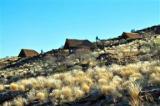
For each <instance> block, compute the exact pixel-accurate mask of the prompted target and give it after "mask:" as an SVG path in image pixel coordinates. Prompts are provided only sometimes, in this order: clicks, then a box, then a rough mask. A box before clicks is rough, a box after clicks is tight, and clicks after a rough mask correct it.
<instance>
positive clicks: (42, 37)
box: [0, 0, 160, 58]
mask: <svg viewBox="0 0 160 106" xmlns="http://www.w3.org/2000/svg"><path fill="white" fill-rule="evenodd" d="M157 24H160V0H0V58H2V57H5V56H16V55H18V53H19V51H20V49H21V48H31V49H35V50H37V51H40V50H41V49H43V51H48V50H51V49H54V48H59V47H61V46H62V45H63V44H64V42H65V39H66V38H76V39H89V40H91V41H95V37H96V36H98V37H99V38H101V39H107V38H112V37H116V36H118V35H120V34H121V33H122V32H123V31H131V29H141V28H145V27H149V26H152V25H157Z"/></svg>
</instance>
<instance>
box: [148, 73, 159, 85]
mask: <svg viewBox="0 0 160 106" xmlns="http://www.w3.org/2000/svg"><path fill="white" fill-rule="evenodd" d="M149 83H150V84H160V73H152V74H151V75H150V77H149Z"/></svg>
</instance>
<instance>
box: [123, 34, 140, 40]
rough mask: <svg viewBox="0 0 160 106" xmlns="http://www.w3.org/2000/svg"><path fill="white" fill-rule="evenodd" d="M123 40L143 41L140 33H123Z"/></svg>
mask: <svg viewBox="0 0 160 106" xmlns="http://www.w3.org/2000/svg"><path fill="white" fill-rule="evenodd" d="M121 37H122V38H125V39H141V38H142V36H141V35H140V34H138V33H127V32H123V34H122V36H121Z"/></svg>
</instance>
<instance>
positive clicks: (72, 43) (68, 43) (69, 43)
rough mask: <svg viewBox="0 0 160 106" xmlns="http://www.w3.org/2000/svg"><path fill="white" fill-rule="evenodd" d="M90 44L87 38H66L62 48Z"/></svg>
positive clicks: (81, 46)
mask: <svg viewBox="0 0 160 106" xmlns="http://www.w3.org/2000/svg"><path fill="white" fill-rule="evenodd" d="M92 46H93V44H92V43H91V42H90V41H89V40H78V39H66V42H65V45H64V48H66V49H67V48H85V47H89V48H90V47H92Z"/></svg>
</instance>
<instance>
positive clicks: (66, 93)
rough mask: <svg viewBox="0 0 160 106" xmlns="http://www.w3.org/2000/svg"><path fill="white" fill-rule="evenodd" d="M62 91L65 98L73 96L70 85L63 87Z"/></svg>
mask: <svg viewBox="0 0 160 106" xmlns="http://www.w3.org/2000/svg"><path fill="white" fill-rule="evenodd" d="M61 93H62V96H64V98H66V99H68V98H69V97H72V89H71V87H68V86H66V87H63V88H62V91H61Z"/></svg>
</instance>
